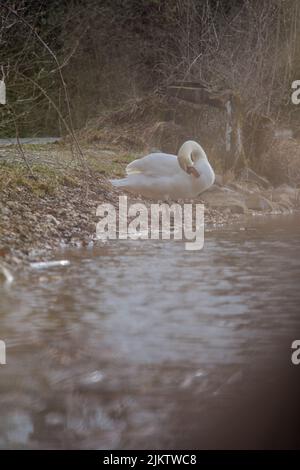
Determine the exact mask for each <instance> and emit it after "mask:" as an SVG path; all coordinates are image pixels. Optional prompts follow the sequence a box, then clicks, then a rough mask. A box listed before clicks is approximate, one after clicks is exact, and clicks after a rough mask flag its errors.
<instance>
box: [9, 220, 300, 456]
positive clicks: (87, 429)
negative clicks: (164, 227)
mask: <svg viewBox="0 0 300 470" xmlns="http://www.w3.org/2000/svg"><path fill="white" fill-rule="evenodd" d="M299 234H300V219H299V218H298V217H297V216H293V217H291V218H289V217H285V218H281V219H280V218H274V219H272V218H270V219H268V220H252V221H248V222H247V223H246V225H245V228H244V229H242V230H241V229H240V228H229V229H226V230H221V231H219V232H212V233H208V234H207V235H206V240H205V247H204V250H202V251H199V252H188V251H185V250H184V245H183V243H182V242H178V241H176V242H174V241H170V242H167V241H120V242H112V243H109V244H107V245H104V246H103V245H101V246H98V247H96V248H94V249H86V250H82V251H81V250H79V251H73V252H64V253H63V254H62V257H63V258H66V257H67V258H69V259H70V260H71V265H70V266H68V267H64V268H59V269H55V268H54V269H51V270H49V271H48V272H45V271H43V272H42V271H40V272H32V273H30V274H27V275H26V276H25V277H24V278H22V279H20V280H19V282H17V283H16V284H14V285H13V286H12V287H11V288H2V291H0V295H1V311H0V315H1V316H0V339H3V340H5V341H6V345H7V365H5V366H0V381H1V382H0V415H1V421H0V446H1V447H2V448H106V449H120V448H123V449H125V448H160V449H162V448H174V447H177V448H180V447H185V448H188V447H193V446H194V447H198V448H201V447H203V446H213V443H211V442H210V440H209V439H208V438H207V436H210V438H211V439H213V438H214V436H215V438H216V436H217V435H218V436H220V433H221V434H222V432H223V433H227V425H228V424H227V420H228V419H232V418H233V414H235V408H234V407H235V406H236V404H237V403H239V402H242V398H241V397H244V396H245V394H247V392H248V394H250V390H252V389H254V388H256V386H260V384H263V382H264V381H265V382H266V383H267V382H268V381H270V380H271V378H272V373H270V370H271V368H272V367H273V366H274V357H275V356H274V354H275V352H276V351H277V350H279V348H281V347H284V348H285V349H283V351H285V353H283V355H284V354H286V357H283V356H281V359H282V361H283V363H284V364H286V367H289V366H290V345H291V342H292V341H293V340H294V339H295V338H297V333H298V331H299V324H300V321H299V304H300V302H299V301H300V290H299V279H300V258H299V249H300V238H299ZM298 336H299V335H298ZM299 368H300V366H299ZM299 374H300V369H299ZM253 412H255V410H253ZM226 413H227V415H226ZM222 419H223V420H226V422H225V423H224V422H223V421H222ZM222 423H223V424H222ZM220 442H221V443H222V442H223V441H222V439H220ZM215 443H216V445H218V444H217V441H215ZM220 445H222V444H220ZM254 445H255V444H254ZM259 445H261V442H257V446H259Z"/></svg>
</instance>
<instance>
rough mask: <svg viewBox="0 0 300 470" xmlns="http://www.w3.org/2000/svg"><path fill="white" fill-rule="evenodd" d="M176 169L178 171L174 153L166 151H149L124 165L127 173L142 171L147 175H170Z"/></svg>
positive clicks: (178, 167)
mask: <svg viewBox="0 0 300 470" xmlns="http://www.w3.org/2000/svg"><path fill="white" fill-rule="evenodd" d="M178 171H180V166H179V165H178V162H177V157H176V155H171V154H167V153H151V154H150V155H147V156H146V157H143V158H139V159H138V160H134V161H133V162H131V163H129V165H127V167H126V173H127V175H132V174H135V173H142V174H143V175H147V176H164V175H165V176H171V175H172V174H175V173H178Z"/></svg>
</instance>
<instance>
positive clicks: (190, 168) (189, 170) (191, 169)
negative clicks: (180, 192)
mask: <svg viewBox="0 0 300 470" xmlns="http://www.w3.org/2000/svg"><path fill="white" fill-rule="evenodd" d="M186 172H187V173H188V174H189V175H193V176H194V177H195V178H199V176H200V173H199V171H197V170H196V168H195V167H194V166H188V167H187V169H186Z"/></svg>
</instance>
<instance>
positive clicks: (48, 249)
mask: <svg viewBox="0 0 300 470" xmlns="http://www.w3.org/2000/svg"><path fill="white" fill-rule="evenodd" d="M83 151H84V155H85V158H86V161H87V164H88V167H89V171H88V173H87V171H86V170H84V169H83V168H82V167H81V166H80V165H79V164H78V162H77V161H76V157H74V153H72V152H71V151H70V149H69V148H68V147H67V146H66V145H65V144H64V143H61V142H55V143H47V144H46V145H45V144H40V143H39V144H38V145H32V144H29V143H26V144H25V145H23V152H24V155H22V154H20V152H19V149H18V147H17V146H15V145H10V146H6V145H3V146H1V147H0V156H1V158H0V191H1V197H0V213H1V218H0V262H1V264H2V265H3V266H5V267H9V268H10V269H12V270H14V269H16V268H18V267H20V266H24V265H28V263H30V262H33V261H40V260H48V259H52V258H53V257H54V256H55V253H56V250H57V249H59V248H61V247H65V246H77V247H80V246H86V245H91V244H93V243H94V242H95V241H96V223H97V221H98V218H97V217H96V208H97V206H98V205H99V204H100V203H103V202H109V203H111V204H113V205H114V206H115V207H116V208H117V207H118V196H119V195H120V194H122V193H121V192H120V191H118V190H116V189H114V188H113V187H111V185H110V184H109V182H108V179H109V178H111V177H120V176H122V175H123V174H124V171H125V167H126V165H127V164H128V163H129V162H130V161H131V160H133V159H135V158H137V157H139V156H140V154H138V153H130V152H128V151H125V150H124V149H122V148H121V147H118V146H107V145H104V144H103V145H101V144H99V143H97V144H95V145H91V144H89V145H87V146H85V147H84V148H83ZM24 156H25V158H26V161H27V164H25V163H24ZM128 200H129V203H130V202H137V201H139V202H141V201H142V199H139V198H134V197H132V196H129V198H128ZM143 202H146V204H150V203H151V201H143ZM194 202H203V203H204V204H205V226H206V227H207V228H212V227H215V226H220V225H223V224H228V223H232V222H235V221H237V220H242V219H243V217H244V216H245V215H252V214H286V213H291V212H292V211H294V210H295V209H297V208H298V206H299V190H297V189H294V188H292V187H290V186H288V185H283V186H280V187H278V188H273V187H272V186H271V185H270V184H269V183H268V182H267V181H266V180H264V179H262V178H260V177H258V176H257V175H255V174H253V173H252V172H248V173H247V172H244V173H243V174H241V176H240V178H239V179H238V180H233V179H228V178H227V180H226V178H222V177H220V176H219V177H218V178H217V184H216V185H214V187H213V188H212V189H211V190H209V191H207V192H206V193H204V194H203V195H201V196H200V197H199V198H198V199H197V200H195V201H194Z"/></svg>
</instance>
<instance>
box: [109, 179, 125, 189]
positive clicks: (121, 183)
mask: <svg viewBox="0 0 300 470" xmlns="http://www.w3.org/2000/svg"><path fill="white" fill-rule="evenodd" d="M109 182H110V183H111V184H112V185H113V186H116V187H122V186H127V185H128V179H127V178H123V179H121V180H109Z"/></svg>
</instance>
